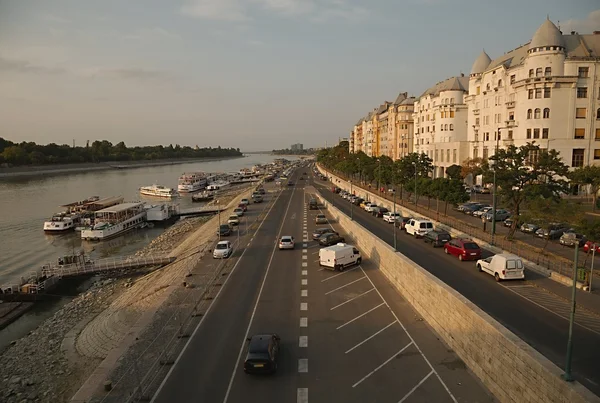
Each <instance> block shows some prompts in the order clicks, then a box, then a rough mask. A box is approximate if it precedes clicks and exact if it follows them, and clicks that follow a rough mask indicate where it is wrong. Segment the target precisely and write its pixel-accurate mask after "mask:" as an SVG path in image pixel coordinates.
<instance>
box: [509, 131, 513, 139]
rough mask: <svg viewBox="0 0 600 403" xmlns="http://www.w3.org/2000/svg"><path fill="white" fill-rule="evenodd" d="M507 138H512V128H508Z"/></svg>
mask: <svg viewBox="0 0 600 403" xmlns="http://www.w3.org/2000/svg"><path fill="white" fill-rule="evenodd" d="M508 139H509V140H512V139H513V131H512V130H509V131H508Z"/></svg>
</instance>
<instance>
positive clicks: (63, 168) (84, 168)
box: [0, 155, 244, 180]
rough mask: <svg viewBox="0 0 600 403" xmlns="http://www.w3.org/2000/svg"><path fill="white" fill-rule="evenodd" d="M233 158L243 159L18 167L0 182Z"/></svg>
mask: <svg viewBox="0 0 600 403" xmlns="http://www.w3.org/2000/svg"><path fill="white" fill-rule="evenodd" d="M235 158H244V156H243V155H242V156H231V157H214V158H193V159H169V160H150V161H107V162H99V163H94V162H85V163H81V164H59V165H36V166H20V167H10V168H0V180H1V179H6V178H20V177H27V176H37V175H57V174H65V173H72V172H92V171H106V170H117V169H135V168H147V167H156V166H165V165H179V164H188V163H194V162H210V161H222V160H228V159H235Z"/></svg>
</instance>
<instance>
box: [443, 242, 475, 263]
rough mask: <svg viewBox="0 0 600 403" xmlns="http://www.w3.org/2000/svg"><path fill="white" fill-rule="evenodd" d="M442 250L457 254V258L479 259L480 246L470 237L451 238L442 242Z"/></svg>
mask: <svg viewBox="0 0 600 403" xmlns="http://www.w3.org/2000/svg"><path fill="white" fill-rule="evenodd" d="M444 252H446V253H447V254H450V255H454V256H458V260H479V259H481V248H480V247H479V245H477V244H476V243H475V242H473V241H472V240H470V239H462V238H457V239H452V240H450V241H448V242H446V244H444Z"/></svg>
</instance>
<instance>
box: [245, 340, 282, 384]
mask: <svg viewBox="0 0 600 403" xmlns="http://www.w3.org/2000/svg"><path fill="white" fill-rule="evenodd" d="M280 340H281V338H280V337H279V336H278V335H277V334H275V333H269V334H255V335H254V336H252V337H249V338H248V342H249V343H248V352H247V353H246V359H245V360H244V372H245V373H247V374H272V373H274V372H275V371H277V356H278V355H279V343H280Z"/></svg>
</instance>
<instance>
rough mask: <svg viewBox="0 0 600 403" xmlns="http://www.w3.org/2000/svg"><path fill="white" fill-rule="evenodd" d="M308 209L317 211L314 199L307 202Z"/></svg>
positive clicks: (317, 206)
mask: <svg viewBox="0 0 600 403" xmlns="http://www.w3.org/2000/svg"><path fill="white" fill-rule="evenodd" d="M308 209H309V210H318V209H319V205H318V204H317V200H316V199H310V200H309V201H308Z"/></svg>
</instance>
